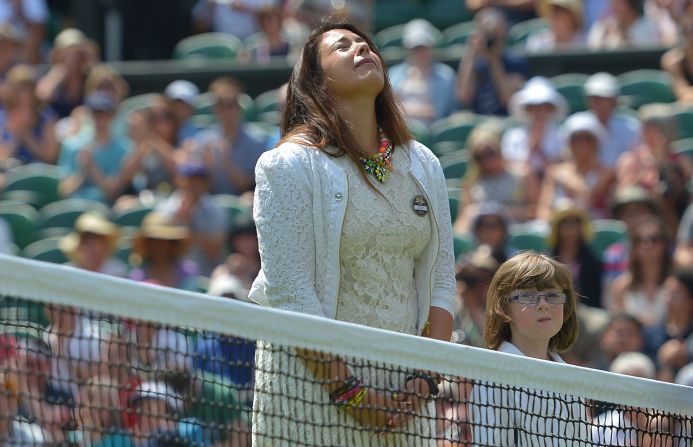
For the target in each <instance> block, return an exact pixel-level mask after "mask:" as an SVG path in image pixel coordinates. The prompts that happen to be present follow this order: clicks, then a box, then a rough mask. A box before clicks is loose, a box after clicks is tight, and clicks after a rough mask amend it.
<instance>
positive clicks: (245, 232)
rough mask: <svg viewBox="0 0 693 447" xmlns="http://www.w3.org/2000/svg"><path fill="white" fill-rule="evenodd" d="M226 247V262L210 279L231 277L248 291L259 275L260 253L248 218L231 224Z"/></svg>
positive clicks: (255, 234)
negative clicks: (227, 250)
mask: <svg viewBox="0 0 693 447" xmlns="http://www.w3.org/2000/svg"><path fill="white" fill-rule="evenodd" d="M228 247H229V253H230V254H229V256H227V258H226V262H224V263H223V264H221V265H220V266H218V267H217V268H216V269H214V272H213V273H212V278H213V279H214V278H216V277H217V276H219V275H222V276H224V275H231V276H233V277H235V278H238V280H239V281H241V284H242V285H243V287H244V288H245V290H246V291H247V290H250V287H251V286H252V284H253V281H255V277H256V276H257V275H258V273H260V251H259V249H258V242H257V231H256V229H255V223H254V222H253V221H252V219H251V218H250V217H249V216H248V217H247V218H243V219H242V220H240V219H239V220H238V221H236V222H233V223H232V226H231V231H229V235H228Z"/></svg>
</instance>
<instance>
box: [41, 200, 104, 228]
mask: <svg viewBox="0 0 693 447" xmlns="http://www.w3.org/2000/svg"><path fill="white" fill-rule="evenodd" d="M86 211H94V212H97V213H101V214H103V215H104V216H108V214H109V209H108V207H107V206H106V205H104V204H103V203H101V202H97V201H95V200H89V199H79V198H72V199H63V200H59V201H57V202H53V203H51V204H49V205H46V206H44V207H43V208H41V211H39V215H38V221H37V224H38V225H37V226H38V228H39V229H40V230H46V229H51V228H69V229H72V228H73V227H74V224H75V221H76V220H77V218H78V217H79V216H80V214H82V213H84V212H86Z"/></svg>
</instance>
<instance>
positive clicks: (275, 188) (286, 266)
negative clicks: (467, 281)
mask: <svg viewBox="0 0 693 447" xmlns="http://www.w3.org/2000/svg"><path fill="white" fill-rule="evenodd" d="M385 73H386V69H385V66H384V62H383V59H382V57H381V55H380V53H379V52H378V50H377V49H376V48H375V46H374V45H373V43H372V41H371V40H370V39H369V38H368V36H367V35H366V34H364V33H363V32H362V31H360V30H359V29H358V28H356V27H354V26H353V25H351V24H348V23H337V22H326V23H324V24H323V25H322V26H320V27H319V28H317V29H316V30H315V31H314V32H313V33H312V34H311V36H310V37H309V38H308V40H307V42H306V44H305V46H304V48H303V51H302V53H301V56H300V58H299V61H298V63H297V64H296V66H295V68H294V71H293V73H292V75H291V79H290V81H289V86H288V91H287V105H286V111H285V113H284V116H283V119H282V135H283V137H282V141H281V142H280V145H279V146H278V147H277V148H276V149H274V150H272V151H269V152H267V153H265V154H263V155H262V157H261V158H260V160H259V162H258V165H257V168H256V180H257V187H256V190H255V205H254V217H255V221H256V224H257V231H258V240H259V248H260V255H261V260H262V270H261V272H260V274H259V275H258V278H257V280H256V281H255V283H254V284H253V287H252V290H251V292H250V296H249V298H250V299H251V300H253V301H255V302H257V303H259V304H262V305H265V306H271V307H275V308H279V309H284V310H290V311H296V312H302V313H308V314H312V315H316V316H320V317H325V318H330V319H337V320H342V321H348V322H352V323H357V324H362V325H367V326H371V327H376V328H380V329H386V330H391V331H397V332H402V333H406V334H413V335H423V336H428V337H432V338H436V339H440V340H450V336H451V332H452V313H453V309H454V304H455V278H454V271H453V264H454V259H453V258H454V256H453V247H452V228H451V223H450V222H451V220H450V211H449V207H448V196H447V188H446V184H445V178H444V176H443V172H442V169H441V167H440V164H439V163H438V160H437V158H436V157H435V156H434V155H433V154H432V153H431V152H430V151H429V150H428V148H426V147H424V146H423V145H421V144H420V143H418V142H416V141H411V140H410V136H409V132H408V130H407V127H406V124H405V120H404V118H403V113H402V111H401V109H400V108H399V106H398V103H397V102H396V100H395V97H394V94H393V92H392V88H391V86H390V83H389V81H388V79H387V77H386V74H385ZM363 363H364V362H361V363H358V362H356V361H355V360H353V359H347V358H339V357H336V356H328V355H326V354H318V353H314V352H311V353H308V352H305V351H301V350H299V351H294V350H289V349H285V348H284V349H282V350H279V349H277V347H276V346H273V345H271V344H268V343H262V342H260V343H258V350H257V355H256V384H255V401H254V408H253V445H255V446H275V445H298V444H299V443H300V444H301V445H349V446H361V445H369V446H370V445H383V446H389V445H424V444H422V442H421V439H427V438H428V439H430V442H435V441H434V440H433V439H432V438H433V436H434V433H433V432H432V430H434V425H435V424H434V423H433V422H434V421H433V420H432V415H433V409H432V408H433V406H432V405H431V404H432V402H430V401H429V402H428V403H427V402H426V400H427V398H430V397H431V396H432V395H435V394H436V391H437V386H436V378H435V377H431V376H429V375H427V374H425V373H423V372H414V373H412V376H414V377H411V376H407V375H406V374H404V373H401V372H396V371H395V372H392V371H387V370H384V369H382V368H380V369H378V368H375V367H374V366H370V367H369V366H368V365H364V364H363ZM321 382H322V384H321ZM405 409H406V410H410V409H412V410H413V411H412V412H409V413H410V414H412V415H415V416H414V417H402V413H398V411H401V410H405ZM289 415H290V416H291V417H287V416H289ZM376 432H385V433H386V434H385V435H383V436H378V435H377V434H376ZM405 432H409V433H411V435H409V436H407V435H406V433H405Z"/></svg>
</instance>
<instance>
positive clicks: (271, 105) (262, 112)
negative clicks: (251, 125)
mask: <svg viewBox="0 0 693 447" xmlns="http://www.w3.org/2000/svg"><path fill="white" fill-rule="evenodd" d="M255 110H256V119H258V120H260V121H264V122H266V123H272V124H279V121H280V120H281V104H280V103H279V97H278V96H277V89H272V90H268V91H266V92H263V93H260V94H259V95H258V96H256V97H255Z"/></svg>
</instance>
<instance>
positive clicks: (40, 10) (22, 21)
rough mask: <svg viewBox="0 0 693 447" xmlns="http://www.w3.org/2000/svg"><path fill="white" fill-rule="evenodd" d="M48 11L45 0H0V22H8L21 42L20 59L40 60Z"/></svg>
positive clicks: (27, 60) (31, 61) (28, 61)
mask: <svg viewBox="0 0 693 447" xmlns="http://www.w3.org/2000/svg"><path fill="white" fill-rule="evenodd" d="M49 19H50V12H49V10H48V6H47V5H46V1H45V0H22V1H17V0H1V1H0V23H10V24H11V25H12V26H13V27H14V28H15V29H16V32H17V33H18V35H19V37H20V39H21V42H22V61H23V62H26V63H28V64H38V63H40V62H41V61H42V59H43V58H42V57H41V45H42V44H43V39H44V37H45V35H46V25H47V24H48V21H49Z"/></svg>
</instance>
